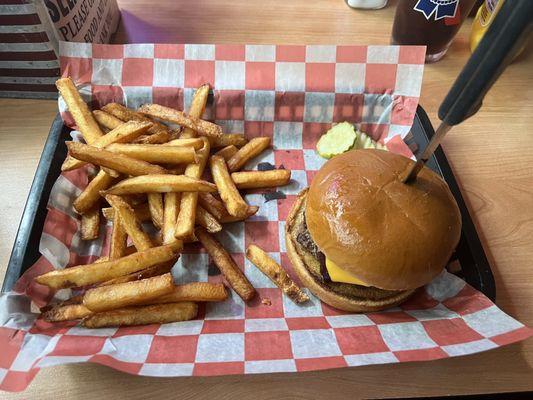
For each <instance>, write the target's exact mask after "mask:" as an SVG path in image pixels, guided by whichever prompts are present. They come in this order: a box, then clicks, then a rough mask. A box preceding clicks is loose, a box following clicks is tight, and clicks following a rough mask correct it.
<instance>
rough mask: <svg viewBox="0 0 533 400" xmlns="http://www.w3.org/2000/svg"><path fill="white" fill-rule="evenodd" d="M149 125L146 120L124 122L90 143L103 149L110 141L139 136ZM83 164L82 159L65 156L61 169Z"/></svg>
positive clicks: (66, 169) (118, 141) (131, 138)
mask: <svg viewBox="0 0 533 400" xmlns="http://www.w3.org/2000/svg"><path fill="white" fill-rule="evenodd" d="M149 127H150V125H149V123H147V122H126V123H123V124H121V125H120V126H118V127H117V128H115V129H113V130H112V131H110V132H109V133H107V134H106V135H104V136H102V137H100V138H98V139H97V140H95V141H94V143H92V144H91V146H94V147H98V148H99V149H103V148H104V147H106V146H108V145H110V144H112V143H125V142H129V141H131V140H133V139H135V138H137V137H139V136H140V135H141V134H142V133H143V132H146V130H147V129H148V128H149ZM84 165H85V162H84V161H80V160H77V159H75V158H74V157H71V156H67V158H66V159H65V161H64V162H63V165H61V171H71V170H73V169H76V168H80V167H82V166H84Z"/></svg>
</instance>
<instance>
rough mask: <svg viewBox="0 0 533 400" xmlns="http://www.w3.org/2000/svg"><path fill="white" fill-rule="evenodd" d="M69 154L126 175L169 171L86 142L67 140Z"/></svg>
mask: <svg viewBox="0 0 533 400" xmlns="http://www.w3.org/2000/svg"><path fill="white" fill-rule="evenodd" d="M67 147H68V151H69V154H70V155H71V156H73V157H75V158H77V159H79V160H82V161H86V162H90V163H93V164H95V165H99V166H101V167H106V168H110V169H114V170H115V171H117V172H120V173H122V174H126V175H133V176H139V175H148V174H165V173H167V171H166V170H165V169H164V168H162V167H160V166H158V165H153V164H150V163H147V162H145V161H141V160H136V159H135V158H131V157H128V156H125V155H123V154H117V153H112V152H110V151H107V150H104V149H99V148H98V147H94V146H88V145H86V144H81V143H76V142H67Z"/></svg>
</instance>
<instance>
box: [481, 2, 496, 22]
mask: <svg viewBox="0 0 533 400" xmlns="http://www.w3.org/2000/svg"><path fill="white" fill-rule="evenodd" d="M496 7H498V0H485V5H484V6H481V12H480V14H479V23H480V24H481V26H488V25H489V24H490V23H491V21H492V18H493V17H494V15H496V11H497V10H496Z"/></svg>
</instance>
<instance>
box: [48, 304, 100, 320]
mask: <svg viewBox="0 0 533 400" xmlns="http://www.w3.org/2000/svg"><path fill="white" fill-rule="evenodd" d="M91 314H92V311H91V310H89V309H88V308H87V307H85V306H84V305H83V304H67V305H60V306H54V307H52V308H50V309H49V310H47V311H46V312H44V313H43V319H44V320H45V321H48V322H60V321H72V320H74V319H81V318H84V317H86V316H88V315H91Z"/></svg>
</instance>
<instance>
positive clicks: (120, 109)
mask: <svg viewBox="0 0 533 400" xmlns="http://www.w3.org/2000/svg"><path fill="white" fill-rule="evenodd" d="M102 110H104V111H105V112H108V113H109V114H111V115H113V116H115V117H117V118H118V119H121V120H122V121H139V122H151V123H152V124H153V125H152V127H151V128H150V129H149V130H148V132H147V135H146V136H145V137H143V138H142V139H139V141H140V142H141V143H152V144H156V143H165V142H168V141H169V139H170V132H169V130H168V128H167V127H166V126H165V125H163V124H161V123H159V122H157V121H154V120H152V119H151V118H148V117H146V116H145V115H143V114H141V113H139V112H137V111H135V110H132V109H130V108H127V107H125V106H123V105H122V104H118V103H109V104H106V105H105V106H103V107H102Z"/></svg>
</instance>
